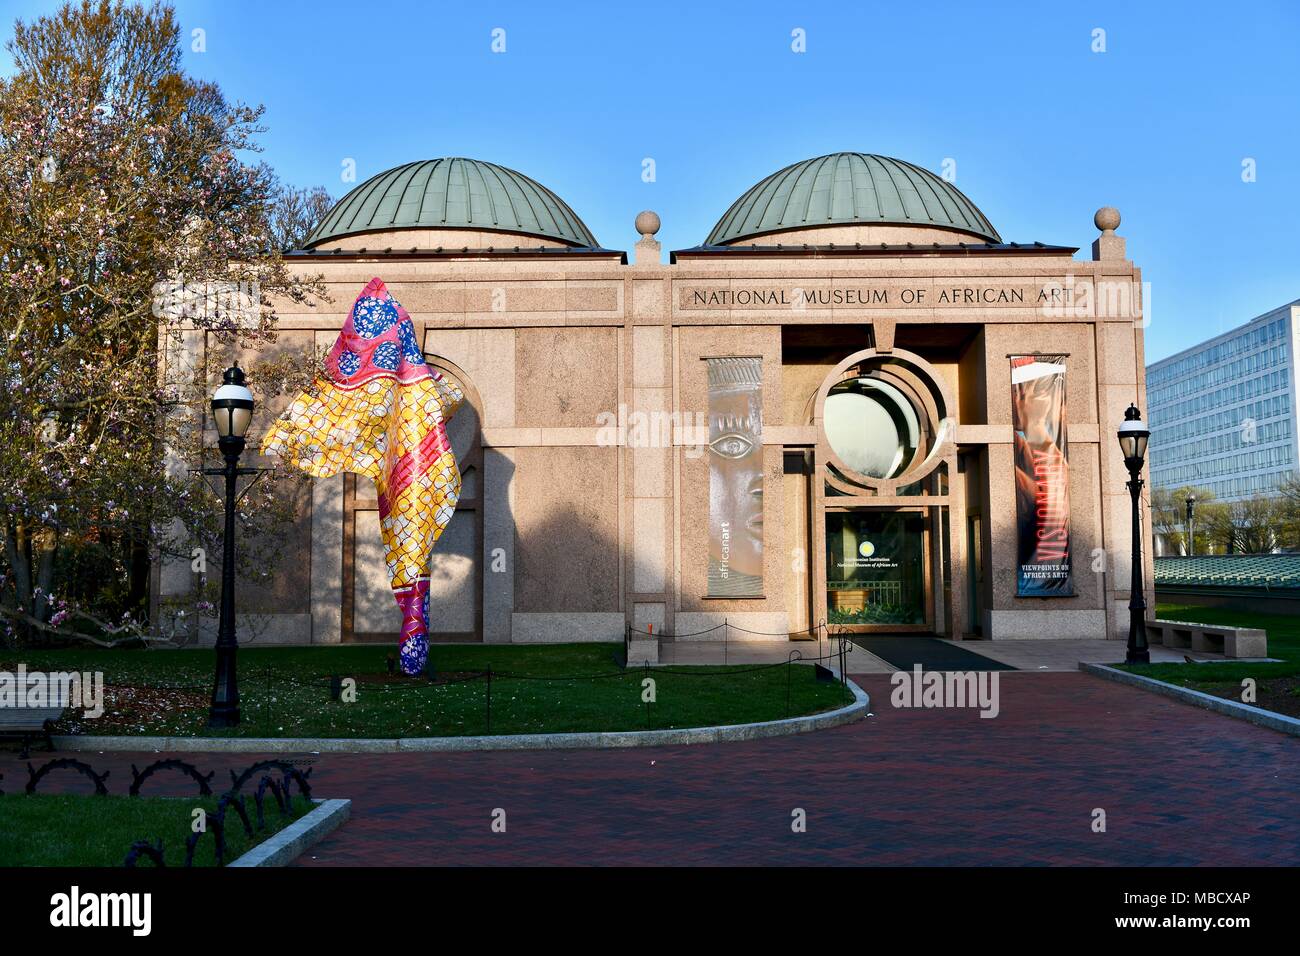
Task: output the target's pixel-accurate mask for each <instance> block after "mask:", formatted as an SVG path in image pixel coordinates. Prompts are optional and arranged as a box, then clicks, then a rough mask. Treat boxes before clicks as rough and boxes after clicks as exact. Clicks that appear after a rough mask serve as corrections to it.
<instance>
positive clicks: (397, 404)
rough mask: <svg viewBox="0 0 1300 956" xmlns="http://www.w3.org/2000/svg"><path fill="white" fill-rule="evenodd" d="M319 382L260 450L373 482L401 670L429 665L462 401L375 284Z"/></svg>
mask: <svg viewBox="0 0 1300 956" xmlns="http://www.w3.org/2000/svg"><path fill="white" fill-rule="evenodd" d="M326 369H327V374H328V378H318V379H317V380H316V382H315V383H314V385H313V386H312V388H310V389H309V390H307V391H306V392H303V393H302V394H301V395H299V396H298V397H297V398H296V399H294V401H293V403H292V404H291V405H290V406H289V410H288V412H286V413H285V415H284V416H283V417H282V418H281V419H280V420H279V421H278V422H276V423H275V425H274V426H273V427H272V428H271V430H270V431H269V432H268V433H267V435H266V437H265V438H264V439H263V441H262V452H263V453H264V454H271V453H274V454H277V455H280V456H281V457H282V458H283V459H284V460H285V461H287V462H289V463H291V464H292V465H294V466H295V467H297V468H300V469H301V470H303V471H305V472H306V473H307V474H309V475H312V476H314V477H317V478H328V477H331V476H333V475H337V474H339V473H340V472H344V471H347V472H352V473H354V474H358V475H365V476H367V477H369V478H371V479H373V480H374V482H375V487H376V490H377V491H378V497H379V522H380V524H379V526H380V533H381V535H382V537H383V542H384V549H385V553H386V560H387V564H388V575H389V579H390V581H391V583H392V587H393V595H394V597H395V598H396V600H397V604H398V607H399V608H401V611H402V635H401V655H400V656H401V663H402V670H403V671H404V672H406V673H408V674H417V673H419V672H421V671H422V670H424V667H425V663H426V660H427V657H428V627H429V608H428V594H429V562H430V558H431V555H432V552H433V546H434V543H435V542H436V541H437V540H438V538H439V536H440V535H441V534H442V532H443V530H444V529H445V528H446V527H447V525H448V523H449V522H450V521H451V516H452V513H453V512H454V511H455V509H456V502H457V500H458V499H459V497H460V471H459V469H457V467H456V458H455V455H453V454H452V450H451V445H450V444H449V442H448V441H447V430H446V424H445V423H446V421H447V420H448V419H449V418H450V417H451V416H452V414H454V413H455V411H456V409H457V408H459V407H460V404H461V402H462V401H464V397H465V396H464V393H463V392H462V391H461V390H460V388H459V387H458V386H456V385H455V384H454V383H452V382H450V381H448V380H447V379H444V378H442V377H441V376H440V375H438V373H437V372H436V371H434V370H433V369H431V368H429V366H428V365H426V364H425V362H424V355H423V353H422V352H421V350H420V349H419V347H418V344H417V340H416V336H415V328H414V325H413V324H412V323H411V318H410V316H409V315H408V314H407V313H406V310H405V309H403V308H402V307H401V306H400V305H399V304H398V303H397V302H396V300H394V299H393V297H392V296H391V295H390V294H389V293H388V290H387V288H385V286H384V284H383V282H381V281H380V280H379V279H372V280H371V282H370V283H369V284H368V285H367V286H366V288H365V289H364V290H363V291H362V293H361V295H360V296H358V297H357V301H356V302H355V303H354V304H353V306H352V310H351V312H350V313H349V314H348V319H347V321H346V322H345V323H344V326H343V330H342V331H341V332H340V333H339V338H338V341H337V342H335V344H334V348H333V349H331V351H330V355H329V358H328V359H327V360H326Z"/></svg>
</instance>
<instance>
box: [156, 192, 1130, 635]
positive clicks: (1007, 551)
mask: <svg viewBox="0 0 1300 956" xmlns="http://www.w3.org/2000/svg"><path fill="white" fill-rule="evenodd" d="M1115 219H1116V223H1115V224H1117V220H1118V217H1117V216H1116V217H1115ZM1098 222H1099V225H1102V224H1104V225H1106V226H1108V228H1106V229H1105V231H1104V232H1103V234H1102V235H1101V236H1100V237H1099V238H1098V240H1097V242H1096V243H1094V245H1093V250H1092V252H1093V255H1092V258H1091V259H1090V260H1084V259H1078V258H1075V256H1074V252H1075V250H1074V249H1072V248H1068V247H1055V246H1039V245H1037V244H1035V245H1030V246H1015V245H1014V244H1005V243H984V242H977V241H972V237H971V236H970V235H968V234H965V233H961V232H956V231H950V230H944V229H941V228H934V227H924V226H889V225H881V224H870V225H861V226H854V225H844V224H840V225H836V226H833V227H824V228H822V229H820V230H819V229H795V230H790V231H788V232H787V233H784V234H778V235H766V236H764V237H762V239H761V240H755V242H761V243H763V245H754V246H750V245H748V244H742V245H736V246H730V247H700V248H697V249H691V250H682V251H679V252H677V253H674V254H673V256H672V263H671V264H664V263H663V262H662V256H661V251H660V248H659V243H658V242H657V241H655V239H654V238H653V232H654V231H657V228H658V217H653V216H651V217H647V216H646V215H645V214H643V215H642V217H639V218H638V227H639V228H640V229H641V230H642V235H641V238H640V241H639V242H637V244H636V248H635V253H634V256H633V262H631V263H630V264H629V263H628V261H627V257H626V256H625V255H624V254H622V253H618V252H610V251H607V250H601V249H566V248H564V246H563V244H562V243H558V242H556V241H554V240H547V241H545V242H544V243H542V244H541V245H542V246H545V247H546V248H541V247H540V246H539V245H538V243H537V242H536V241H529V240H521V239H520V237H518V236H513V237H503V236H502V235H500V234H494V233H492V232H490V231H485V230H477V231H476V230H466V229H458V230H455V231H454V235H453V234H452V232H451V231H450V230H448V231H444V232H443V233H442V234H441V235H440V234H439V230H436V229H434V230H421V231H416V230H406V231H401V230H394V231H393V232H391V233H388V234H383V233H379V234H375V233H374V232H371V233H368V234H366V235H364V236H358V237H350V238H343V239H334V240H331V241H329V242H326V243H324V244H322V245H320V246H318V247H317V248H315V249H313V250H312V251H311V252H310V253H304V254H302V255H300V256H297V257H295V258H294V259H293V261H294V263H295V268H299V269H301V270H302V271H303V272H305V273H317V274H320V275H322V276H323V277H324V280H325V282H326V284H327V288H328V290H329V293H330V301H328V302H322V303H316V304H314V305H310V306H307V305H297V304H294V303H290V302H284V303H279V304H278V312H279V315H280V323H279V328H280V331H281V338H280V344H279V345H278V346H277V348H298V349H306V348H310V347H313V346H315V347H320V346H323V345H328V344H329V343H331V342H332V341H333V338H334V336H335V334H336V333H337V330H338V329H339V327H340V326H341V325H342V323H343V320H344V317H345V314H346V311H347V309H348V308H349V306H350V305H351V303H352V301H353V299H354V298H355V296H356V295H357V293H358V292H359V291H360V290H361V288H362V287H363V286H364V285H365V283H366V282H367V281H369V280H370V279H371V278H373V277H374V276H379V277H380V278H382V279H383V280H384V282H385V283H386V284H387V286H388V288H389V290H390V291H391V292H392V294H393V296H394V297H395V298H396V299H397V300H398V301H399V302H401V303H402V304H403V305H404V306H405V307H406V309H407V310H408V311H409V312H410V314H411V316H412V318H413V320H414V322H415V325H416V328H417V329H418V330H421V331H422V334H423V344H424V349H425V353H426V356H427V357H428V359H429V361H430V363H431V364H433V365H434V366H435V367H437V368H439V369H440V370H442V371H443V372H445V373H447V374H451V375H453V376H455V377H456V378H457V379H458V380H459V381H460V382H461V384H462V385H463V386H464V387H465V390H466V393H467V395H468V396H469V401H468V402H467V404H466V406H465V409H464V410H463V411H462V412H461V413H460V415H458V417H457V419H455V420H454V421H453V427H452V429H451V431H452V440H453V446H454V447H455V450H456V452H457V457H458V460H459V461H460V463H461V467H462V471H463V472H464V474H465V491H464V494H463V500H462V505H461V509H460V510H459V511H458V513H457V515H456V517H455V518H454V519H453V523H452V525H451V526H450V528H449V529H448V531H447V533H446V535H445V536H444V538H443V539H442V541H440V542H439V545H438V553H437V555H436V559H435V566H434V573H433V585H432V591H433V594H434V598H433V608H434V612H433V613H434V617H435V618H437V620H436V621H435V623H434V627H433V629H432V631H433V633H432V634H431V639H433V640H439V639H442V640H481V641H486V642H535V641H574V640H579V641H582V640H593V641H594V640H607V641H617V640H622V639H623V636H624V632H625V628H626V627H628V626H631V627H633V628H634V629H635V630H636V631H638V632H643V633H641V634H638V638H639V640H640V642H641V643H640V644H639V647H640V648H641V649H642V652H643V653H645V654H648V655H650V656H653V638H652V637H650V636H649V635H650V634H653V635H655V636H658V635H660V634H664V633H667V634H671V635H682V636H683V637H682V639H688V638H687V636H688V635H691V634H698V633H699V632H702V631H707V629H708V628H711V627H714V626H715V625H716V624H718V623H720V622H722V621H724V620H725V621H726V622H727V623H728V624H729V625H732V630H731V633H730V638H731V639H732V640H737V639H742V638H744V637H746V636H749V637H755V636H759V635H766V634H786V633H790V632H796V633H797V632H804V633H805V635H806V634H807V633H808V632H816V631H817V629H818V628H819V627H820V625H821V622H823V621H825V620H826V619H827V610H828V609H827V591H826V584H825V574H826V569H825V563H826V558H825V552H826V546H825V543H824V540H823V538H822V535H824V533H825V515H826V509H827V507H828V505H827V501H828V500H829V499H828V495H833V494H834V492H833V491H830V490H829V486H828V479H827V462H826V460H825V448H826V445H825V442H824V440H823V436H822V429H821V425H820V418H819V416H820V414H821V402H820V401H819V394H822V393H824V391H825V388H826V385H827V381H828V376H831V375H833V374H834V373H835V370H836V368H837V366H839V365H840V364H841V363H842V362H843V361H844V360H845V359H847V358H849V357H850V356H853V355H855V354H857V353H867V352H869V353H870V354H871V355H873V356H875V357H877V358H879V359H884V360H889V359H890V358H891V357H897V356H903V357H909V361H912V362H913V363H914V365H915V367H917V368H920V369H921V370H922V373H923V376H928V377H931V378H932V379H933V383H932V385H933V388H934V390H935V394H938V395H943V396H947V400H948V401H950V402H951V408H950V409H949V413H948V416H947V417H948V419H949V423H948V424H949V425H950V426H951V427H950V428H949V429H948V430H947V431H945V432H943V433H942V440H941V441H940V443H939V444H938V446H937V447H936V448H935V449H934V452H933V453H934V455H935V456H936V458H937V459H938V461H939V469H940V470H939V472H936V474H940V473H941V474H942V477H941V478H938V479H935V480H934V481H933V482H932V483H931V484H930V485H929V486H927V487H926V488H925V489H923V491H922V492H921V494H920V495H919V496H916V495H915V493H914V490H907V489H903V488H901V487H900V488H884V489H883V490H881V491H879V492H878V493H877V494H876V495H875V500H874V501H866V500H865V499H861V498H854V499H853V502H854V503H856V504H862V505H864V506H872V507H878V508H885V509H888V508H892V507H897V508H908V509H911V510H914V511H916V512H917V513H919V514H920V515H921V516H922V517H923V520H924V525H925V539H926V545H925V547H926V559H925V560H926V569H925V571H926V581H927V591H926V624H925V627H924V628H923V629H924V630H925V631H929V632H934V633H938V634H941V635H945V636H949V637H953V638H958V639H962V638H970V637H976V636H979V637H983V638H992V639H1003V638H1007V639H1029V638H1049V637H1099V636H1103V635H1104V636H1107V637H1109V638H1112V639H1122V638H1123V637H1124V636H1125V635H1126V633H1127V621H1128V611H1127V603H1128V599H1129V594H1128V582H1129V558H1128V555H1129V551H1130V517H1129V499H1128V496H1127V492H1126V491H1125V481H1126V480H1127V474H1126V472H1125V470H1124V466H1123V462H1122V460H1121V457H1120V455H1119V451H1118V448H1117V445H1116V440H1115V432H1116V429H1117V427H1118V425H1119V422H1120V421H1121V420H1122V418H1123V413H1124V409H1125V408H1126V407H1127V406H1128V404H1129V403H1130V402H1136V403H1137V405H1138V406H1139V408H1145V394H1144V373H1143V358H1142V355H1143V345H1142V336H1143V332H1142V324H1143V323H1142V319H1141V313H1140V287H1141V276H1140V272H1139V270H1138V269H1137V268H1136V267H1135V266H1134V265H1133V263H1132V262H1131V261H1129V260H1128V259H1127V258H1126V257H1125V249H1124V242H1123V240H1122V239H1121V238H1120V237H1119V236H1117V235H1115V233H1114V225H1111V224H1110V222H1109V220H1106V219H1105V217H1099V219H1098ZM416 232H419V234H417V235H413V233H416ZM424 233H428V234H427V235H426V234H424ZM449 236H450V238H449ZM453 240H454V247H456V248H461V249H462V250H463V251H460V252H456V251H449V250H451V249H452V248H453ZM514 243H526V245H524V246H523V248H522V249H520V250H516V249H515V248H514ZM507 244H509V247H507ZM439 247H440V248H439ZM412 248H414V249H415V251H409V250H411V249H412ZM394 249H403V250H408V251H403V252H394V251H391V250H394ZM1082 290H1088V291H1087V292H1086V293H1085V292H1083V291H1082ZM189 341H190V343H191V347H192V348H193V349H196V350H197V349H205V348H207V347H208V345H207V343H205V342H202V341H201V340H200V337H198V336H191V338H190V340H189ZM1034 352H1043V353H1057V354H1066V355H1067V356H1068V358H1067V360H1066V361H1067V365H1068V434H1069V455H1070V459H1069V475H1070V484H1071V506H1072V508H1071V510H1072V550H1073V555H1074V581H1075V591H1076V593H1075V595H1074V596H1073V597H1068V598H1052V599H1043V598H1020V597H1017V596H1016V588H1015V565H1016V560H1017V558H1016V544H1015V535H1016V528H1015V523H1014V521H1015V517H1014V515H1015V500H1014V494H1015V478H1014V474H1013V464H1012V447H1013V445H1012V442H1013V435H1012V426H1011V414H1012V409H1011V380H1010V375H1009V370H1008V356H1009V355H1011V354H1013V353H1016V354H1024V353H1034ZM716 356H759V357H761V362H762V374H763V393H762V403H763V407H762V413H763V434H762V444H763V451H762V456H761V462H762V471H763V479H764V482H765V488H766V490H765V493H764V496H763V505H762V507H763V514H762V523H763V527H764V529H765V530H764V540H765V548H764V567H763V578H764V590H763V595H762V597H759V598H745V599H718V598H710V597H707V596H706V581H705V578H706V567H705V565H706V560H707V548H708V543H707V541H706V534H707V532H706V520H705V518H706V512H707V509H708V494H709V492H708V488H709V485H708V476H707V468H708V465H707V462H706V460H705V458H704V457H703V456H702V455H701V454H700V449H701V447H702V444H703V442H705V441H707V434H704V435H702V434H701V430H702V429H701V426H700V424H699V423H700V422H701V421H702V420H703V413H704V411H705V409H706V405H707V399H708V397H707V394H706V392H707V383H706V379H705V365H706V363H705V362H704V361H703V359H706V358H709V357H716ZM231 357H232V358H233V357H235V356H234V355H231ZM247 360H248V361H249V363H250V364H252V365H253V366H254V369H255V361H256V357H255V356H248V357H247ZM250 384H251V386H252V387H253V389H254V391H255V392H256V389H257V383H256V380H255V378H254V377H253V376H251V375H250ZM283 404H284V403H283V402H271V403H263V406H264V407H262V408H260V409H259V413H258V415H257V418H256V420H255V422H254V426H253V430H252V432H251V433H250V436H249V447H250V449H255V448H256V445H257V442H258V441H259V440H260V434H261V431H262V430H264V429H265V427H266V425H267V424H268V423H269V421H270V420H271V419H272V418H273V417H274V416H275V415H277V414H279V412H280V411H282V408H283ZM647 421H649V422H651V423H654V424H653V425H652V426H651V427H648V428H646V427H642V425H643V423H645V422H647ZM611 422H614V423H615V425H614V426H613V427H611V425H610V423H611ZM618 423H625V424H626V425H627V426H628V427H627V428H626V434H625V433H624V430H623V429H621V428H620V427H619V424H618ZM703 431H704V432H705V433H707V428H704V429H703ZM647 435H648V436H649V437H648V438H647ZM245 463H248V464H258V463H259V462H258V461H257V460H256V456H255V455H252V454H250V455H248V456H246V458H245ZM367 484H368V483H367V482H365V481H364V480H363V481H360V482H358V481H357V480H356V479H355V478H353V477H350V476H347V477H338V478H333V479H328V480H322V481H315V482H313V483H311V484H310V487H307V488H305V489H304V491H303V493H302V495H301V499H300V501H299V508H300V512H299V513H300V515H301V517H300V521H299V523H298V525H297V526H296V527H295V528H294V529H291V531H290V534H292V535H293V536H294V537H293V547H292V552H293V553H292V555H291V557H290V558H289V559H288V560H287V563H286V565H285V567H283V568H279V569H276V570H275V574H274V575H273V577H272V580H271V582H270V584H269V585H264V586H261V587H258V588H255V589H254V588H248V587H242V586H241V589H240V591H239V599H240V603H241V612H242V614H243V617H241V620H240V624H241V632H242V633H245V634H246V633H248V631H247V630H243V628H245V627H254V625H255V627H256V629H257V631H258V633H259V634H261V635H263V636H261V637H260V638H259V639H260V640H261V641H263V642H269V641H283V642H297V643H321V644H333V643H339V642H349V641H384V640H388V641H392V640H395V639H396V632H397V624H398V620H399V618H398V614H397V609H396V606H395V605H394V603H393V601H392V599H391V595H390V593H389V591H388V586H387V581H386V575H385V571H384V567H383V562H382V552H381V549H380V547H379V541H378V531H377V510H376V509H377V503H376V501H375V498H374V492H373V489H371V488H369V487H366V485H367ZM831 503H832V505H834V504H835V502H834V501H832V502H831ZM1146 553H1147V554H1149V553H1150V549H1149V548H1147V549H1146ZM977 561H978V564H979V567H981V568H982V575H979V574H973V573H972V568H973V567H974V566H975V563H976V562H977ZM186 571H187V569H183V568H181V569H178V568H176V567H169V568H162V569H160V573H159V575H158V576H157V578H156V584H157V592H158V593H157V598H158V600H159V601H160V602H161V603H162V604H164V605H166V604H167V603H168V602H172V603H175V602H177V601H179V600H181V597H180V596H181V595H182V594H183V593H184V591H185V589H186V587H187V586H188V583H187V582H188V574H187V573H186ZM1147 600H1148V602H1149V603H1150V602H1152V600H1153V593H1152V585H1151V577H1150V571H1149V566H1148V593H1147ZM741 628H743V629H744V630H743V631H742V630H740V629H741ZM644 632H649V633H644ZM204 633H205V634H206V633H207V632H206V631H205V632H204Z"/></svg>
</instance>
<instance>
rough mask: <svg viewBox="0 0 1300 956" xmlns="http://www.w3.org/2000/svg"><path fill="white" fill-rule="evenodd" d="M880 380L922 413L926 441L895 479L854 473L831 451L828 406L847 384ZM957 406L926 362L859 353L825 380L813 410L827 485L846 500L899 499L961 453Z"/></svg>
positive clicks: (904, 354) (903, 355)
mask: <svg viewBox="0 0 1300 956" xmlns="http://www.w3.org/2000/svg"><path fill="white" fill-rule="evenodd" d="M858 378H878V379H881V380H882V381H886V382H888V383H889V384H890V385H891V386H893V387H894V388H896V389H898V390H899V391H900V392H901V393H903V395H904V396H905V397H906V398H907V400H908V401H909V402H910V403H911V404H912V405H913V407H914V409H915V410H916V411H917V412H918V419H919V427H920V429H921V439H922V440H921V441H918V443H917V446H916V448H915V450H914V451H913V453H912V455H911V456H910V457H909V459H908V461H907V463H906V465H905V466H904V467H903V470H902V471H901V472H899V473H898V474H897V475H894V476H892V477H883V478H882V477H878V476H873V475H867V474H863V473H862V472H860V471H856V470H855V469H853V468H852V467H851V466H850V465H849V464H848V463H846V462H845V461H844V460H843V459H842V458H841V457H840V456H839V455H838V454H836V452H835V450H834V449H833V448H832V447H831V443H830V440H829V439H828V438H827V435H826V427H825V426H826V421H825V417H826V401H827V398H828V397H829V396H830V394H831V391H832V390H833V389H834V388H835V387H836V386H837V385H839V384H841V383H842V382H846V381H851V380H854V379H858ZM956 407H957V406H956V400H955V398H954V396H953V394H952V390H951V389H950V388H949V387H948V385H947V383H945V382H944V380H943V378H942V376H940V375H939V374H938V372H937V371H936V370H935V368H934V367H933V366H932V365H930V363H929V362H927V361H926V360H925V359H923V358H921V356H919V355H917V354H915V353H914V352H908V351H905V350H903V349H891V350H889V351H880V350H878V349H875V348H866V349H862V350H860V351H858V352H854V353H853V354H852V355H850V356H849V357H848V358H846V359H844V360H843V361H842V362H840V363H839V364H838V365H836V366H835V368H833V369H832V370H831V371H830V372H829V373H828V374H827V375H826V377H825V378H823V379H822V383H821V386H820V388H819V389H818V390H817V395H816V399H815V402H814V405H813V415H812V424H813V426H814V427H815V428H816V432H817V458H818V460H819V461H821V462H823V463H825V464H826V466H827V467H826V469H825V480H826V483H827V484H828V485H829V486H830V487H832V488H834V489H835V490H836V491H839V492H840V493H842V494H844V495H849V496H857V495H861V494H862V492H863V490H864V489H865V490H867V491H869V492H871V493H874V494H875V495H877V496H882V497H888V496H895V495H898V494H899V492H900V489H903V488H905V487H907V486H909V485H914V484H916V483H917V482H919V481H921V480H923V479H925V478H927V477H929V476H930V475H931V474H933V473H934V472H935V470H936V469H938V468H939V466H940V465H942V464H943V463H944V462H945V461H947V460H948V459H949V458H950V457H951V456H952V455H954V454H955V452H956V443H955V437H956Z"/></svg>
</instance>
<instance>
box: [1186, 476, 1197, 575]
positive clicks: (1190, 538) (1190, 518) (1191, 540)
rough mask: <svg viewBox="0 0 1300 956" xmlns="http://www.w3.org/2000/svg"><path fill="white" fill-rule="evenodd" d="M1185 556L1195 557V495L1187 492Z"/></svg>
mask: <svg viewBox="0 0 1300 956" xmlns="http://www.w3.org/2000/svg"><path fill="white" fill-rule="evenodd" d="M1187 556H1188V557H1189V558H1194V557H1196V495H1194V494H1192V493H1191V492H1190V491H1189V492H1188V493H1187Z"/></svg>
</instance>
